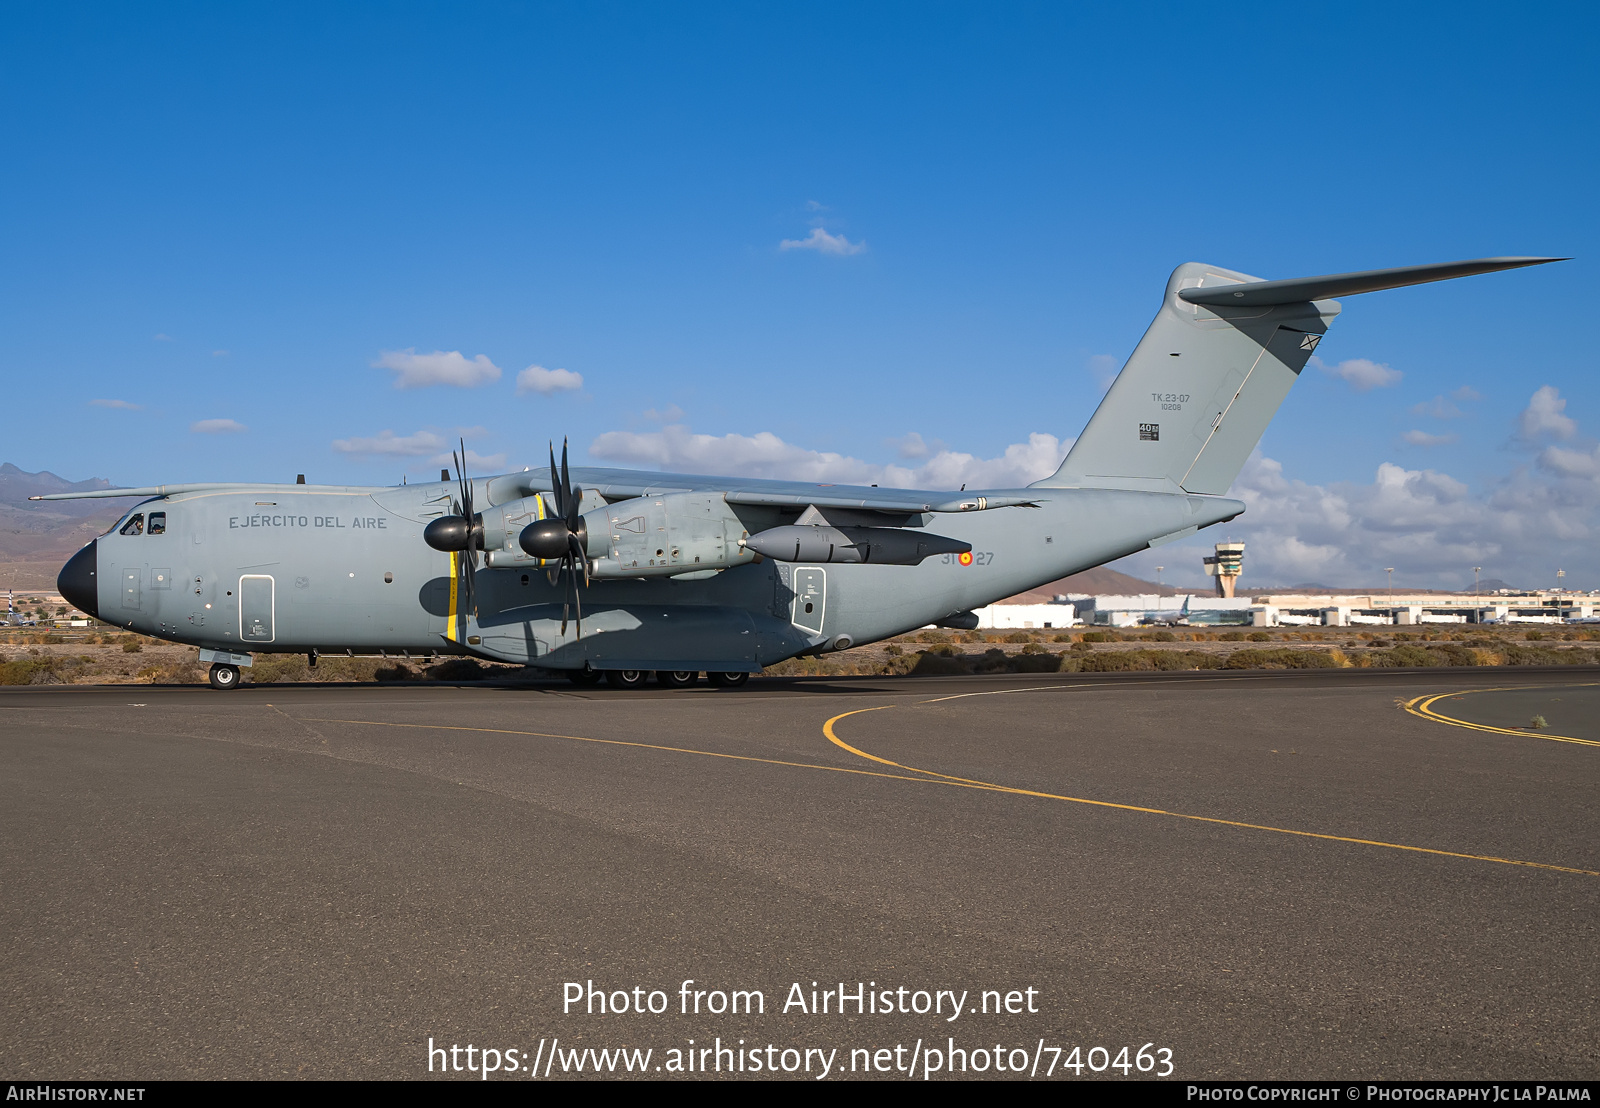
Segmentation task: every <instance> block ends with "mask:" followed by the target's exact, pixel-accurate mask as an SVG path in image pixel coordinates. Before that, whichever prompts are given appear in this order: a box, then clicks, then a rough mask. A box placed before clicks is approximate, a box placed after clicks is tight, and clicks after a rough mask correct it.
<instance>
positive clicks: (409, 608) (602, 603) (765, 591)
mask: <svg viewBox="0 0 1600 1108" xmlns="http://www.w3.org/2000/svg"><path fill="white" fill-rule="evenodd" d="M575 476H577V477H579V478H581V477H582V476H583V474H582V473H581V471H580V472H579V473H577V474H575ZM491 485H492V482H490V481H481V482H479V483H478V485H477V486H476V487H479V488H483V489H485V490H487V489H488V488H489V487H490V486H491ZM453 490H454V486H453V485H450V484H422V485H402V486H390V487H384V488H342V487H319V486H281V485H280V486H262V487H261V488H260V489H259V490H257V491H250V490H248V489H245V490H240V489H238V488H230V489H226V490H215V491H200V492H177V493H174V494H172V495H168V496H164V497H158V498H156V499H152V500H147V501H145V502H143V503H141V504H139V505H138V506H137V507H136V508H134V509H132V510H130V511H129V512H128V513H126V514H125V515H124V516H123V518H122V519H121V520H119V522H118V524H117V526H116V527H114V528H112V530H111V531H109V532H108V533H107V534H105V535H104V536H102V537H101V538H99V539H97V540H95V542H93V543H91V544H90V545H89V546H87V547H85V548H84V550H82V551H80V552H79V554H78V555H76V556H75V557H74V559H73V562H71V563H69V565H68V566H67V568H66V569H64V570H63V572H62V582H63V588H64V591H65V590H67V588H68V586H69V585H72V583H73V582H77V584H76V585H75V586H73V589H74V591H75V592H76V595H75V596H69V599H73V600H74V601H75V602H80V601H92V604H93V611H94V613H95V614H96V615H98V616H99V618H101V619H102V620H104V621H106V622H108V623H112V624H116V625H117V626H120V627H124V628H127V629H129V630H132V631H138V632H141V633H143V634H148V635H154V636H157V637H159V638H163V639H169V640H172V641H174V642H182V643H189V644H193V645H195V646H199V647H201V648H205V649H210V650H218V651H229V652H236V653H249V652H269V653H309V652H312V651H316V652H320V653H345V652H347V651H348V652H352V653H356V654H372V653H378V652H386V653H400V652H411V653H422V654H430V653H454V654H464V655H474V656H478V657H482V658H488V659H494V660H498V661H505V662H516V663H522V664H526V665H537V666H541V667H547V668H551V669H562V670H572V669H582V668H593V669H658V670H659V669H678V670H688V669H694V670H707V671H710V670H726V671H739V670H743V671H755V670H758V669H760V668H761V667H763V666H767V665H771V664H773V663H775V662H778V661H782V660H783V659H785V658H791V657H794V656H796V655H800V654H807V653H821V652H825V651H828V650H833V649H840V648H842V647H844V646H848V645H851V644H861V643H866V642H871V641H874V640H877V639H882V638H886V637H888V636H891V635H895V634H900V633H902V632H905V631H908V630H912V629H915V628H918V627H922V626H926V625H927V624H930V623H935V622H938V621H940V620H944V619H946V618H949V617H951V616H955V615H957V614H959V613H963V612H968V611H971V610H972V609H974V608H977V607H981V606H983V605H985V604H989V603H992V602H994V601H996V600H1000V599H1003V598H1005V597H1007V596H1011V595H1014V594H1016V593H1018V592H1022V591H1024V590H1026V589H1029V588H1033V587H1036V586H1038V585H1041V584H1044V583H1046V582H1049V581H1052V580H1055V579H1057V578H1060V577H1063V576H1066V575H1067V574H1070V573H1074V572H1077V571H1079V570H1082V569H1086V568H1089V567H1092V566H1097V565H1100V564H1103V563H1105V562H1107V561H1110V560H1112V559H1114V558H1118V557H1121V556H1123V555H1125V554H1129V553H1131V552H1133V551H1136V550H1141V549H1144V548H1145V547H1146V546H1147V545H1149V544H1150V543H1151V542H1152V540H1161V539H1164V538H1167V537H1172V536H1175V535H1178V534H1182V533H1188V532H1189V531H1191V530H1193V529H1195V528H1197V527H1204V526H1208V525H1209V524H1212V523H1215V522H1219V521H1221V520H1224V519H1230V518H1232V517H1233V516H1235V515H1237V514H1238V513H1239V512H1241V511H1242V510H1243V508H1244V505H1242V504H1241V503H1239V502H1238V501H1235V500H1224V499H1220V498H1215V497H1199V496H1187V495H1172V494H1164V493H1142V492H1128V491H1118V490H1105V489H1038V488H1035V489H1027V490H998V491H996V492H993V493H989V494H986V495H991V496H996V497H998V496H1002V495H1007V494H1012V495H1015V494H1016V493H1018V492H1019V491H1020V492H1021V493H1022V494H1025V495H1027V496H1028V497H1029V498H1031V499H1032V500H1034V501H1035V502H1036V503H1037V507H1013V508H1001V509H992V510H988V511H973V512H968V513H962V514H940V515H938V516H936V517H934V516H930V517H929V518H930V519H935V520H936V523H935V525H934V529H936V530H937V531H938V533H939V534H941V535H944V536H948V537H951V538H954V539H958V540H962V541H965V542H968V543H971V545H972V553H971V555H970V556H967V555H960V554H943V555H936V556H934V557H930V558H928V559H926V560H925V561H923V562H922V563H921V564H918V565H911V566H907V565H850V564H826V565H811V564H806V563H788V562H778V561H773V560H771V559H763V560H758V561H756V562H753V563H749V564H743V565H736V566H733V567H731V568H728V569H724V570H722V571H720V572H714V573H709V574H697V575H696V576H697V577H698V578H699V579H682V578H678V579H674V578H670V577H655V578H649V579H632V578H624V579H620V580H595V581H592V582H591V583H590V584H589V585H587V586H586V587H581V588H580V589H579V592H580V596H581V602H582V607H583V624H582V633H581V637H580V634H579V628H578V626H577V624H576V621H571V622H569V623H568V624H567V626H566V629H565V632H564V633H563V631H562V627H561V625H562V622H563V598H564V596H566V594H567V584H566V582H565V581H562V582H559V583H555V584H552V582H551V581H550V579H549V574H548V573H547V572H546V570H544V569H542V568H540V566H539V565H537V564H534V565H529V566H513V567H509V568H488V567H487V566H485V567H484V568H480V569H479V570H478V571H477V573H476V586H477V612H476V614H473V613H471V612H469V611H467V610H466V608H467V605H466V595H465V589H464V588H463V587H462V584H463V583H462V581H461V579H460V573H459V569H460V567H459V564H458V562H457V561H456V559H459V558H463V557H465V555H458V554H450V553H442V552H439V551H436V550H433V549H431V548H430V547H429V546H428V545H427V544H426V543H424V542H423V539H422V529H423V526H424V524H425V523H426V522H427V521H428V519H429V518H431V517H432V516H436V515H437V514H438V511H439V509H438V507H437V505H439V504H440V503H441V502H445V503H448V500H449V497H450V496H451V494H452V492H453ZM485 499H486V498H485ZM736 511H737V514H738V515H739V517H740V518H741V519H742V520H744V521H745V522H746V525H747V527H748V529H749V530H751V531H755V530H759V529H761V528H763V527H767V526H771V525H772V524H773V523H775V522H781V521H782V517H781V514H780V513H775V512H774V511H773V510H771V509H767V508H759V507H755V508H752V507H747V506H740V507H738V508H737V509H736ZM155 513H163V514H164V519H162V520H161V521H159V531H160V533H151V532H152V531H153V530H156V529H158V528H157V527H152V525H151V521H152V518H153V516H154V515H155ZM135 516H141V517H143V523H142V526H139V527H137V528H135V527H133V526H130V522H131V521H132V520H133V519H134V517H135ZM135 530H137V531H138V533H133V532H134V531H135ZM124 532H127V533H124ZM87 573H92V574H93V576H92V577H88V576H86V574H87ZM91 582H92V584H91ZM79 606H80V607H85V606H86V605H85V604H83V603H81V602H80V603H79ZM574 614H575V613H574Z"/></svg>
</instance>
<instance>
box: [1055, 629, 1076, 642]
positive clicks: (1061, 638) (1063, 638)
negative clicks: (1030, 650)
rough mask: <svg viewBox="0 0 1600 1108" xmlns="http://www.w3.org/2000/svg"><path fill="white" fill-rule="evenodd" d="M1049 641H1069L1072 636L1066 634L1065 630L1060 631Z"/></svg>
mask: <svg viewBox="0 0 1600 1108" xmlns="http://www.w3.org/2000/svg"><path fill="white" fill-rule="evenodd" d="M1050 641H1051V642H1071V641H1072V636H1071V635H1069V634H1067V633H1066V632H1065V631H1063V632H1061V634H1059V635H1057V636H1056V637H1055V638H1053V639H1051V640H1050Z"/></svg>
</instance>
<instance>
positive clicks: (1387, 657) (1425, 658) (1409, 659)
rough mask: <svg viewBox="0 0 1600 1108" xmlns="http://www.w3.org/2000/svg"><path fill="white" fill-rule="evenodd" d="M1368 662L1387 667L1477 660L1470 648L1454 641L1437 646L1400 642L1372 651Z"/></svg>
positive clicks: (1464, 663)
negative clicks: (1387, 648)
mask: <svg viewBox="0 0 1600 1108" xmlns="http://www.w3.org/2000/svg"><path fill="white" fill-rule="evenodd" d="M1369 664H1370V665H1373V666H1380V667H1385V668H1389V667H1398V666H1475V665H1478V664H1479V662H1478V659H1477V658H1476V657H1475V656H1474V654H1473V652H1472V651H1471V650H1469V649H1468V648H1466V647H1464V646H1457V645H1456V644H1455V643H1440V644H1439V645H1437V646H1414V645H1412V644H1411V643H1401V644H1400V645H1398V646H1396V647H1394V648H1393V649H1390V650H1378V651H1374V652H1373V654H1372V658H1371V661H1370V663H1369Z"/></svg>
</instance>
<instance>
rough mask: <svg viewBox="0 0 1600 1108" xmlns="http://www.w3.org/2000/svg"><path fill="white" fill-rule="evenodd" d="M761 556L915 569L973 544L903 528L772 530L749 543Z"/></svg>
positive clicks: (817, 526) (808, 526)
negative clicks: (914, 567) (935, 556)
mask: <svg viewBox="0 0 1600 1108" xmlns="http://www.w3.org/2000/svg"><path fill="white" fill-rule="evenodd" d="M745 546H746V547H748V548H749V549H751V550H754V551H755V552H756V553H757V554H765V555H766V556H767V557H769V558H771V559H773V560H774V561H779V562H844V563H851V564H858V565H864V564H871V565H881V566H914V565H918V564H919V563H921V561H922V560H923V559H924V558H927V557H931V556H932V555H934V554H965V553H967V551H969V550H971V549H972V544H971V543H970V542H962V541H961V540H960V539H952V538H947V537H946V536H944V535H931V534H929V533H928V532H926V531H912V530H908V529H905V528H900V527H830V526H828V525H826V524H804V525H799V524H797V525H795V526H791V527H772V528H769V529H767V530H765V531H762V532H760V533H759V534H755V535H751V536H750V537H749V538H748V539H746V540H745Z"/></svg>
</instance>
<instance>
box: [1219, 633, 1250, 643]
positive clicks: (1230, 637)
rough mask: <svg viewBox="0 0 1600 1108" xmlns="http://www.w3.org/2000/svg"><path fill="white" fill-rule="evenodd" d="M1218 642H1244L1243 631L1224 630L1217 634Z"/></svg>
mask: <svg viewBox="0 0 1600 1108" xmlns="http://www.w3.org/2000/svg"><path fill="white" fill-rule="evenodd" d="M1217 641H1218V642H1244V632H1243V631H1224V632H1223V633H1222V634H1220V635H1218V636H1217Z"/></svg>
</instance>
